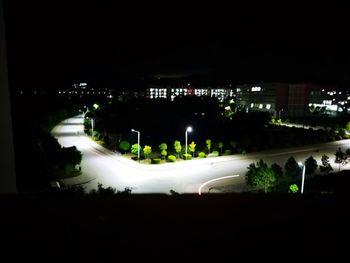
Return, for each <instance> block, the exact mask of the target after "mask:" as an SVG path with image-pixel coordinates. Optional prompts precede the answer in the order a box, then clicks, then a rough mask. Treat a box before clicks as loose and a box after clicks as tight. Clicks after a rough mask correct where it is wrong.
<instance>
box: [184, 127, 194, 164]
mask: <svg viewBox="0 0 350 263" xmlns="http://www.w3.org/2000/svg"><path fill="white" fill-rule="evenodd" d="M191 131H192V127H191V126H189V127H187V129H186V132H185V138H186V140H185V149H186V150H185V152H186V154H185V156H186V160H187V132H191Z"/></svg>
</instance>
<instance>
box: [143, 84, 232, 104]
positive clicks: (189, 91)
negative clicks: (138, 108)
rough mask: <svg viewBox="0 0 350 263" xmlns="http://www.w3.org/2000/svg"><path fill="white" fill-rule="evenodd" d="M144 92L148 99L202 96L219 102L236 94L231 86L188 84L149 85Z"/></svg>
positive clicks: (172, 99)
mask: <svg viewBox="0 0 350 263" xmlns="http://www.w3.org/2000/svg"><path fill="white" fill-rule="evenodd" d="M146 94H147V98H149V99H169V100H171V101H174V99H175V98H176V97H184V96H197V97H203V96H204V97H212V98H217V99H218V101H219V102H223V101H224V100H225V99H226V98H234V97H235V96H236V92H235V89H234V88H232V87H211V86H207V87H194V86H191V85H190V84H188V85H177V86H175V85H174V86H171V85H169V86H159V85H149V87H148V88H147V93H146Z"/></svg>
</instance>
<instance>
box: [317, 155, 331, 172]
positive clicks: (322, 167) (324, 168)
mask: <svg viewBox="0 0 350 263" xmlns="http://www.w3.org/2000/svg"><path fill="white" fill-rule="evenodd" d="M321 162H322V165H320V171H321V173H325V174H329V172H330V171H333V168H332V166H331V164H330V162H329V157H328V156H327V155H325V154H324V155H322V157H321Z"/></svg>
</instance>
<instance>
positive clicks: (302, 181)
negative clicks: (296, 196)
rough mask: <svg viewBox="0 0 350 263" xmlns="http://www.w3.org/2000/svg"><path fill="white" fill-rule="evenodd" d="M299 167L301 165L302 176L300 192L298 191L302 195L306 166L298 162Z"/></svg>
mask: <svg viewBox="0 0 350 263" xmlns="http://www.w3.org/2000/svg"><path fill="white" fill-rule="evenodd" d="M298 164H299V165H303V175H302V177H301V190H300V193H302V194H303V193H304V181H305V169H306V168H305V166H306V164H305V163H304V164H302V163H301V162H299V163H298Z"/></svg>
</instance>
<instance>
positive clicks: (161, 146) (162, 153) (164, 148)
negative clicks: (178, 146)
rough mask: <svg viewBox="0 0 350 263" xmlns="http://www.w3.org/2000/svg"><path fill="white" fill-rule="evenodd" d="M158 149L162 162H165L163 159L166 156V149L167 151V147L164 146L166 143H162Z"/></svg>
mask: <svg viewBox="0 0 350 263" xmlns="http://www.w3.org/2000/svg"><path fill="white" fill-rule="evenodd" d="M159 149H160V154H161V155H162V156H163V158H164V160H165V157H166V156H167V154H168V153H167V151H166V150H167V149H168V145H166V143H164V142H163V143H162V144H160V145H159Z"/></svg>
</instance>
